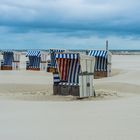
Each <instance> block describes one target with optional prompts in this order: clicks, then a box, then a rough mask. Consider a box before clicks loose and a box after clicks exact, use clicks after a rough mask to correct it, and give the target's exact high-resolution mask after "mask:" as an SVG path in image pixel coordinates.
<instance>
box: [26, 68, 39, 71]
mask: <svg viewBox="0 0 140 140" xmlns="http://www.w3.org/2000/svg"><path fill="white" fill-rule="evenodd" d="M26 70H33V71H40V68H26Z"/></svg>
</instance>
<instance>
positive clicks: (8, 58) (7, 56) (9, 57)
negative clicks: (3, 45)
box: [2, 50, 14, 66]
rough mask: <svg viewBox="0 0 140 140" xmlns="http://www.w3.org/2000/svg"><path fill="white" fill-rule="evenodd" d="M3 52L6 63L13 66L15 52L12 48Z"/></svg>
mask: <svg viewBox="0 0 140 140" xmlns="http://www.w3.org/2000/svg"><path fill="white" fill-rule="evenodd" d="M2 54H3V61H4V65H9V66H12V62H13V60H14V56H13V54H14V52H13V51H12V50H3V51H2Z"/></svg>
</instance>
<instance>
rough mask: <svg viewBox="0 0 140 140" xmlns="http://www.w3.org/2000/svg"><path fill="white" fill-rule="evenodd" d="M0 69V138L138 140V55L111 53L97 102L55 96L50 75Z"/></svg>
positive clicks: (98, 85) (97, 86) (97, 83)
mask: <svg viewBox="0 0 140 140" xmlns="http://www.w3.org/2000/svg"><path fill="white" fill-rule="evenodd" d="M24 60H25V58H24V57H22V61H21V70H19V71H0V79H1V80H0V130H1V131H0V139H3V140H9V139H12V140H17V139H20V140H38V139H40V140H46V139H48V140H66V139H67V140H93V139H94V140H102V139H104V140H140V133H139V131H140V55H113V56H112V76H111V77H108V78H102V79H95V80H94V85H95V91H96V94H97V97H96V98H89V99H84V100H77V99H76V98H75V97H72V96H54V95H53V91H52V84H53V77H52V74H51V73H47V72H35V71H25V69H24V66H25V62H24Z"/></svg>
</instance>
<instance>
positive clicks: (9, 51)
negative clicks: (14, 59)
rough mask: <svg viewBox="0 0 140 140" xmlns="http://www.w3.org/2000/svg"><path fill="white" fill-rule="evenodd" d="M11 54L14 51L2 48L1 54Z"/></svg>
mask: <svg viewBox="0 0 140 140" xmlns="http://www.w3.org/2000/svg"><path fill="white" fill-rule="evenodd" d="M6 53H7V54H10V53H11V54H13V53H14V52H13V50H2V54H6Z"/></svg>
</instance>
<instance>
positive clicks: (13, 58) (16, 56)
mask: <svg viewBox="0 0 140 140" xmlns="http://www.w3.org/2000/svg"><path fill="white" fill-rule="evenodd" d="M2 55H3V60H2V61H1V70H18V69H19V66H20V53H19V52H16V51H12V50H3V51H2Z"/></svg>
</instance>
